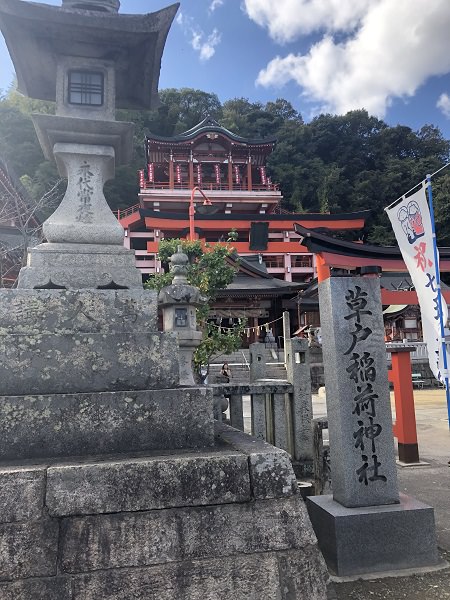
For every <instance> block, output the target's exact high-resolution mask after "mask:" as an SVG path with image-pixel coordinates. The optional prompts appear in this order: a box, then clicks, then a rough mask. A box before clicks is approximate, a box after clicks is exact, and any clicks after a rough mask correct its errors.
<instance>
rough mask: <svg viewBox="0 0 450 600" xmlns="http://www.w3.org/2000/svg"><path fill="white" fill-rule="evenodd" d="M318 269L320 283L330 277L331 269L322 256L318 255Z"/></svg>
mask: <svg viewBox="0 0 450 600" xmlns="http://www.w3.org/2000/svg"><path fill="white" fill-rule="evenodd" d="M316 269H317V280H318V282H319V283H320V282H321V281H325V279H328V278H329V277H330V267H329V265H327V263H326V262H325V259H324V258H323V256H322V255H321V254H316Z"/></svg>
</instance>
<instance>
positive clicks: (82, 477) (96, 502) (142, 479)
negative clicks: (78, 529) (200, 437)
mask: <svg viewBox="0 0 450 600" xmlns="http://www.w3.org/2000/svg"><path fill="white" fill-rule="evenodd" d="M0 481H1V480H0ZM250 497H251V496H250V476H249V471H248V464H247V457H246V456H245V455H243V454H235V453H225V452H222V453H217V452H210V453H206V452H205V453H200V454H191V453H186V454H177V455H176V456H157V457H153V458H142V459H134V460H133V459H128V460H121V461H113V462H112V461H105V462H98V463H92V464H89V463H88V464H86V463H84V464H73V465H65V466H56V467H50V468H49V469H48V472H47V496H46V506H47V508H48V510H49V513H50V515H52V516H58V517H59V516H67V515H80V514H98V513H116V512H129V511H148V510H153V509H162V508H171V507H178V506H179V507H182V506H204V505H208V504H229V503H233V502H248V501H250Z"/></svg>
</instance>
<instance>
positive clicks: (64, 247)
mask: <svg viewBox="0 0 450 600" xmlns="http://www.w3.org/2000/svg"><path fill="white" fill-rule="evenodd" d="M119 6H120V2H119V0H62V7H55V6H48V5H45V4H37V3H34V2H33V3H32V2H24V1H22V0H0V29H1V30H2V33H3V35H4V37H5V40H6V44H7V46H8V49H9V51H10V54H11V57H12V60H13V63H14V66H15V70H16V74H17V82H18V89H19V91H21V92H22V93H24V94H25V95H27V96H29V97H31V98H37V99H40V100H51V101H55V102H56V110H55V114H54V115H49V114H34V115H33V116H32V117H33V122H34V125H35V128H36V132H37V135H38V138H39V141H40V144H41V146H42V149H43V151H44V154H45V157H46V158H47V159H49V160H53V161H55V162H56V164H57V167H58V171H59V173H60V175H61V176H62V177H64V178H67V180H68V184H67V191H66V194H65V196H64V198H63V200H62V202H61V204H60V206H59V207H58V208H57V209H56V211H55V212H54V213H53V214H52V215H51V216H50V217H49V218H48V219H47V221H46V222H45V223H44V225H43V232H44V236H45V238H46V243H44V244H41V245H39V246H38V247H36V248H32V249H31V251H30V252H29V255H28V262H27V266H26V267H24V268H23V269H22V270H21V273H20V277H19V284H18V287H20V288H32V289H40V288H46V289H49V288H57V289H69V288H72V289H82V288H97V289H108V288H110V289H111V288H112V289H124V288H125V289H127V288H128V289H129V288H136V287H142V282H141V276H140V273H139V271H138V270H137V269H136V267H135V260H134V253H133V252H132V251H130V250H127V249H125V248H124V247H123V240H124V231H123V228H122V226H121V225H120V223H119V222H118V221H117V219H116V218H115V216H114V215H113V213H112V211H111V210H110V208H109V207H108V204H107V202H106V199H105V197H104V195H103V186H104V184H105V183H106V182H107V181H108V180H109V179H112V178H113V177H114V172H115V167H116V166H118V165H123V164H127V163H128V162H129V161H130V160H131V156H132V149H133V143H132V142H133V124H132V123H125V122H118V121H116V120H115V110H116V108H128V109H149V108H152V107H154V106H157V103H158V95H157V87H158V79H159V70H160V66H161V56H162V51H163V48H164V43H165V39H166V36H167V33H168V31H169V28H170V25H171V22H172V20H173V17H174V16H175V13H176V10H177V8H178V5H173V6H170V7H168V8H165V9H163V10H160V11H158V12H156V13H152V14H149V15H120V14H118V10H119Z"/></svg>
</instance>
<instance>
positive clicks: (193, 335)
mask: <svg viewBox="0 0 450 600" xmlns="http://www.w3.org/2000/svg"><path fill="white" fill-rule="evenodd" d="M170 262H171V265H170V270H171V272H172V273H173V274H174V277H173V280H172V283H171V285H168V286H166V287H164V288H162V290H161V291H160V293H159V298H158V304H159V306H160V308H161V309H162V313H163V324H164V331H166V332H168V331H171V332H175V333H176V334H177V337H178V345H179V348H180V385H195V381H194V376H193V372H192V356H193V354H194V351H195V349H196V348H197V347H198V346H199V344H200V342H201V340H202V332H201V331H197V317H196V308H198V307H199V306H201V305H202V304H204V303H205V302H206V298H204V297H203V296H202V295H201V294H200V290H199V289H198V288H196V287H194V286H192V285H190V284H189V283H188V280H187V277H186V274H187V264H188V257H187V256H186V254H184V253H183V251H182V249H181V246H178V251H177V252H176V253H175V254H173V255H172V257H171V259H170Z"/></svg>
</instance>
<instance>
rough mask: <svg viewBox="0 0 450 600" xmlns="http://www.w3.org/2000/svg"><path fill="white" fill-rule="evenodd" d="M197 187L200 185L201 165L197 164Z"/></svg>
mask: <svg viewBox="0 0 450 600" xmlns="http://www.w3.org/2000/svg"><path fill="white" fill-rule="evenodd" d="M197 185H198V186H200V187H201V185H202V165H201V163H197Z"/></svg>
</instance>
